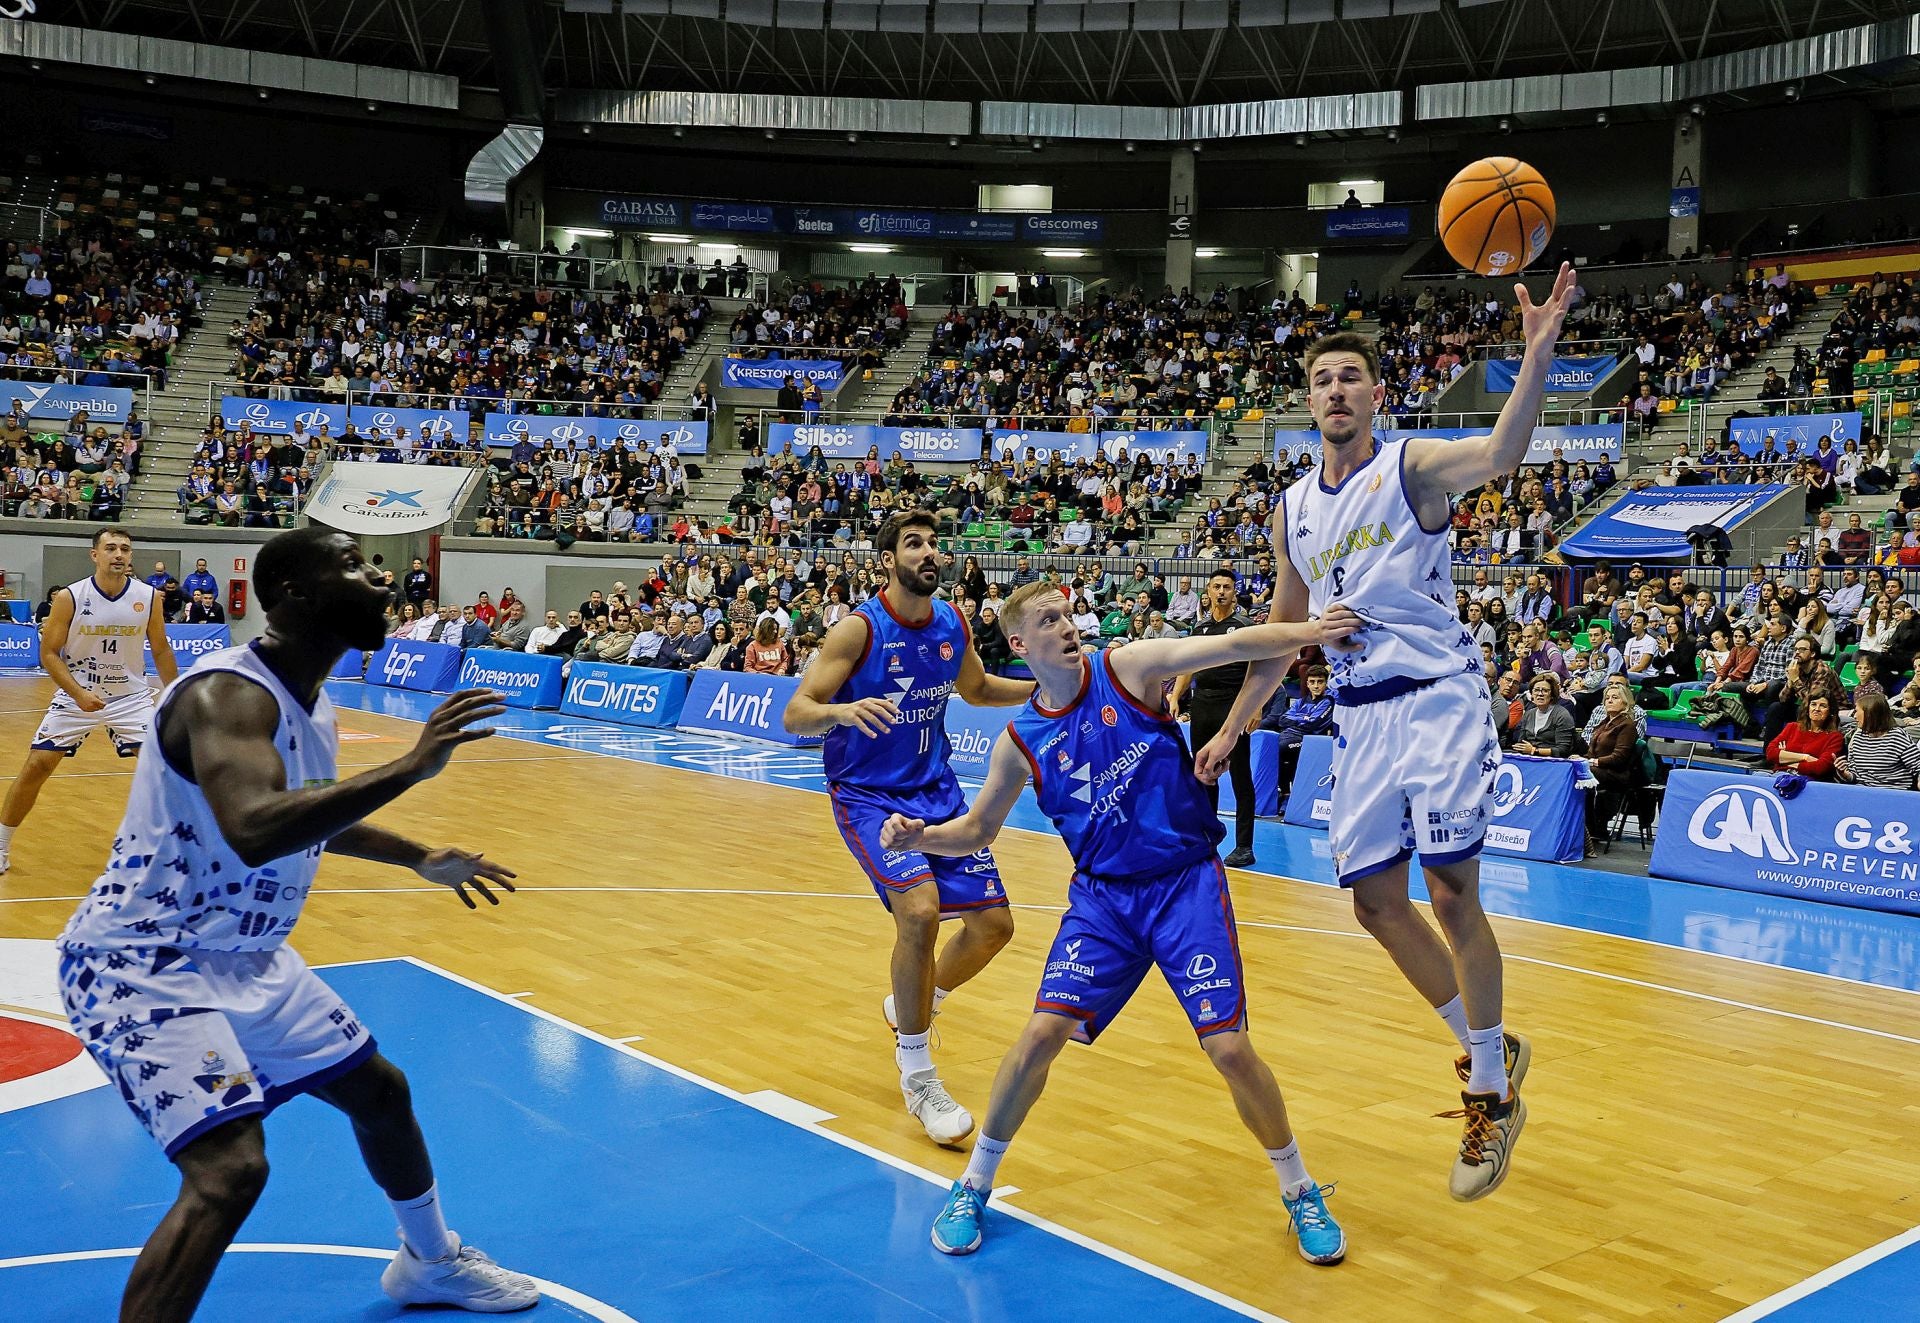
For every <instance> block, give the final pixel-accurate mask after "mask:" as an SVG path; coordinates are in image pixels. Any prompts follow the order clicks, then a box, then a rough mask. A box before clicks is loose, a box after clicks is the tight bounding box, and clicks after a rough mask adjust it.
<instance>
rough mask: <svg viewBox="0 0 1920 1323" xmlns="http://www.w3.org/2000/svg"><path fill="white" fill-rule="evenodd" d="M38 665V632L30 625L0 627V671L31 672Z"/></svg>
mask: <svg viewBox="0 0 1920 1323" xmlns="http://www.w3.org/2000/svg"><path fill="white" fill-rule="evenodd" d="M39 665H40V631H39V630H38V629H35V628H34V627H33V626H32V625H0V670H8V671H31V670H34V669H36V668H37V667H38V666H39Z"/></svg>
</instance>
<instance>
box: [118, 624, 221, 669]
mask: <svg viewBox="0 0 1920 1323" xmlns="http://www.w3.org/2000/svg"><path fill="white" fill-rule="evenodd" d="M140 646H141V650H142V651H143V652H144V653H145V654H146V659H147V674H148V675H158V674H159V673H160V672H159V669H158V668H157V667H156V666H155V665H154V664H153V647H152V645H150V644H149V643H148V642H147V640H146V638H145V636H144V635H143V636H142V637H141V640H140ZM167 646H168V647H170V648H172V649H173V661H174V664H175V665H176V666H178V667H179V668H180V669H181V670H182V671H185V670H186V669H187V668H188V667H190V666H192V665H193V664H194V663H195V662H197V661H199V660H200V659H201V658H202V657H204V656H206V655H207V654H208V653H210V652H221V651H224V650H225V649H227V648H231V647H232V646H233V631H232V630H231V629H229V628H228V627H227V626H225V625H168V626H167Z"/></svg>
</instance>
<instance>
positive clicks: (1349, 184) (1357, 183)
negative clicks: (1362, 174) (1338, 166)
mask: <svg viewBox="0 0 1920 1323" xmlns="http://www.w3.org/2000/svg"><path fill="white" fill-rule="evenodd" d="M1374 182H1375V181H1374V180H1371V179H1342V180H1341V181H1340V187H1342V188H1363V187H1365V186H1366V185H1368V184H1371V183H1374Z"/></svg>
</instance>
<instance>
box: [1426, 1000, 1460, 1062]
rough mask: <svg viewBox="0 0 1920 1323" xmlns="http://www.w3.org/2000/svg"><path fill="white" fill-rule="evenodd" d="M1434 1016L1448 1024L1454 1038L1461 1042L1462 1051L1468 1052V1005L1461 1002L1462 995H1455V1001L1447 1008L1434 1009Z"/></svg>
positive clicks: (1446, 1006) (1437, 1007)
mask: <svg viewBox="0 0 1920 1323" xmlns="http://www.w3.org/2000/svg"><path fill="white" fill-rule="evenodd" d="M1433 1010H1434V1014H1436V1015H1438V1016H1439V1017H1440V1018H1441V1019H1443V1020H1445V1021H1446V1022H1447V1028H1449V1029H1451V1030H1453V1036H1454V1037H1455V1038H1457V1039H1459V1040H1460V1050H1461V1051H1462V1052H1465V1051H1466V1050H1467V1004H1466V1002H1464V1001H1462V1000H1460V994H1459V993H1457V992H1456V993H1454V994H1453V1000H1452V1001H1450V1002H1448V1003H1447V1004H1446V1005H1445V1006H1436V1007H1434V1008H1433Z"/></svg>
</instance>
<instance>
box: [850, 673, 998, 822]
mask: <svg viewBox="0 0 1920 1323" xmlns="http://www.w3.org/2000/svg"><path fill="white" fill-rule="evenodd" d="M815 664H816V665H817V664H818V663H815ZM1032 770H1033V769H1032V768H1031V767H1030V766H1028V764H1027V755H1026V754H1024V753H1022V752H1021V751H1020V746H1019V745H1018V744H1015V743H1014V740H1013V735H1012V733H1011V732H1008V731H1001V732H1000V738H999V739H998V740H996V741H995V742H994V746H993V756H992V757H991V758H990V759H989V760H988V762H987V780H986V784H985V785H983V786H981V787H980V793H979V794H977V795H975V796H974V797H973V806H972V807H971V808H969V809H968V810H967V811H966V814H965V815H964V816H962V817H958V818H955V819H953V820H952V821H951V822H942V823H940V824H938V825H937V826H932V827H929V826H928V825H927V824H926V823H925V822H923V821H922V820H921V819H919V818H909V817H907V816H906V815H904V814H900V813H896V814H894V815H893V816H892V817H890V818H888V819H887V820H886V823H885V824H884V825H882V827H881V828H880V844H881V845H882V846H884V847H885V848H887V849H889V850H918V851H920V852H921V853H922V854H940V855H949V856H952V857H955V858H958V857H960V856H962V855H969V854H973V853H975V852H977V851H980V850H984V849H986V848H987V847H988V846H989V845H992V844H993V841H994V838H995V837H996V836H998V835H999V834H1000V828H1001V827H1002V826H1003V825H1004V824H1005V823H1006V821H1007V814H1009V813H1011V812H1013V806H1014V804H1015V802H1016V801H1018V800H1019V798H1020V792H1021V791H1022V790H1024V789H1025V788H1026V784H1027V777H1028V776H1029V775H1030V774H1031V773H1032Z"/></svg>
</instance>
